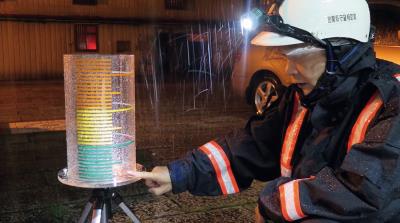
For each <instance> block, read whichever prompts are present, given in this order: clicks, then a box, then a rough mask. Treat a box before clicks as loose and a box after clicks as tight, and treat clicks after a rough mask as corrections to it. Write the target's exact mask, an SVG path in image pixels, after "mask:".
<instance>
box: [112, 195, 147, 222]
mask: <svg viewBox="0 0 400 223" xmlns="http://www.w3.org/2000/svg"><path fill="white" fill-rule="evenodd" d="M112 200H113V201H114V202H115V203H116V204H117V205H118V206H119V207H120V208H121V209H122V210H123V211H124V212H125V214H126V215H128V217H129V218H130V219H131V220H132V222H134V223H140V221H139V219H138V218H137V217H136V216H135V214H133V212H132V211H131V210H130V209H129V208H128V206H126V204H125V203H124V201H123V200H122V197H121V195H119V194H118V193H117V192H114V193H112Z"/></svg>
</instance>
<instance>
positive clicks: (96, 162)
mask: <svg viewBox="0 0 400 223" xmlns="http://www.w3.org/2000/svg"><path fill="white" fill-rule="evenodd" d="M134 67H135V66H134V56H133V55H100V54H88V55H85V54H79V55H65V56H64V90H65V112H66V114H65V115H66V120H65V121H66V135H67V168H65V169H63V170H61V171H60V172H59V174H58V179H59V181H60V182H61V183H63V184H66V185H70V186H74V187H82V188H93V189H94V190H93V193H92V197H91V199H90V201H89V202H88V204H87V205H86V207H85V210H84V213H83V214H82V217H81V219H80V222H85V221H86V219H87V217H88V215H89V213H92V217H91V219H92V221H91V222H107V220H108V219H109V218H110V216H111V215H112V213H111V201H114V202H115V203H116V204H117V205H119V206H120V207H121V208H122V209H123V210H124V211H125V213H126V214H127V215H128V216H129V217H130V218H131V219H132V221H134V222H138V219H137V218H136V217H135V216H134V215H133V213H132V212H131V211H130V210H129V208H127V207H126V205H125V204H124V203H123V202H122V199H121V197H120V196H119V195H118V194H117V193H116V192H115V190H113V189H112V188H115V187H118V186H122V185H126V184H130V183H133V182H136V181H138V180H139V179H137V178H133V177H132V176H130V175H128V174H127V171H136V170H138V169H140V166H139V165H137V164H136V140H135V72H134Z"/></svg>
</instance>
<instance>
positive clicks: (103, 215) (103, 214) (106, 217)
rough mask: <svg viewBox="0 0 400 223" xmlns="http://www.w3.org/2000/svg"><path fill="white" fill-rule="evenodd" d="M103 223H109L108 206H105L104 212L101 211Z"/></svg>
mask: <svg viewBox="0 0 400 223" xmlns="http://www.w3.org/2000/svg"><path fill="white" fill-rule="evenodd" d="M100 222H101V223H108V213H107V204H106V203H104V204H103V210H102V211H101V221H100Z"/></svg>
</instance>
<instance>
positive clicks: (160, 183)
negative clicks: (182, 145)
mask: <svg viewBox="0 0 400 223" xmlns="http://www.w3.org/2000/svg"><path fill="white" fill-rule="evenodd" d="M129 174H131V175H132V176H135V177H139V178H142V179H144V180H145V181H144V182H145V184H146V186H148V187H149V192H150V193H152V194H155V195H161V194H164V193H167V192H170V191H171V190H172V184H171V177H170V175H169V170H168V168H167V167H166V166H156V167H154V169H153V170H152V171H151V172H130V173H129Z"/></svg>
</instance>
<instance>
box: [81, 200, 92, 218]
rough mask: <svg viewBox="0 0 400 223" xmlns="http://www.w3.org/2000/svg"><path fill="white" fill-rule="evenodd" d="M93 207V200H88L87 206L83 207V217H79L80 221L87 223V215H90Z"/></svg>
mask: <svg viewBox="0 0 400 223" xmlns="http://www.w3.org/2000/svg"><path fill="white" fill-rule="evenodd" d="M92 207H93V204H92V203H91V202H88V203H87V204H86V205H85V208H84V209H83V212H82V215H81V217H80V218H79V221H78V223H85V221H86V219H87V217H88V215H89V213H90V210H91V209H92Z"/></svg>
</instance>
